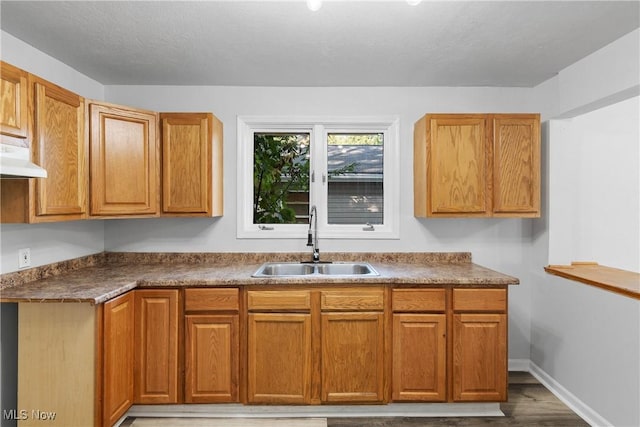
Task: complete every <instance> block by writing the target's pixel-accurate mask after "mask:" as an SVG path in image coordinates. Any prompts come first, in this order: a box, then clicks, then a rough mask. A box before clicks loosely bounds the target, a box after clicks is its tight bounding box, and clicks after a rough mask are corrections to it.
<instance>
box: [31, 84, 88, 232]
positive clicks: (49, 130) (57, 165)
mask: <svg viewBox="0 0 640 427" xmlns="http://www.w3.org/2000/svg"><path fill="white" fill-rule="evenodd" d="M29 82H30V87H31V88H32V89H33V91H34V93H33V100H34V109H33V111H34V132H33V141H32V145H33V147H32V152H33V161H34V162H35V163H36V164H38V165H40V166H42V167H43V168H45V169H46V170H47V175H48V176H47V178H46V179H36V180H33V181H35V183H34V185H35V217H33V216H32V218H31V219H32V221H31V222H39V221H61V220H77V219H81V218H84V217H85V216H86V213H87V203H88V202H87V201H88V198H87V188H88V185H89V174H88V170H87V162H88V154H89V151H88V147H87V141H86V139H85V134H84V98H82V97H81V96H78V95H76V94H74V93H72V92H69V91H68V90H65V89H63V88H61V87H58V86H56V85H54V84H52V83H49V82H47V81H45V80H42V79H39V78H37V77H34V76H30V77H29Z"/></svg>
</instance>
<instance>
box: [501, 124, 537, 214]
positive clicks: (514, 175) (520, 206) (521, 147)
mask: <svg viewBox="0 0 640 427" xmlns="http://www.w3.org/2000/svg"><path fill="white" fill-rule="evenodd" d="M493 211H494V214H495V215H496V216H501V215H502V216H514V214H516V215H519V216H540V116H539V115H538V114H497V115H495V116H494V118H493Z"/></svg>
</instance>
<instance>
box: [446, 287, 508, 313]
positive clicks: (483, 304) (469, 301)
mask: <svg viewBox="0 0 640 427" xmlns="http://www.w3.org/2000/svg"><path fill="white" fill-rule="evenodd" d="M453 309H454V310H455V311H506V310H507V290H506V289H454V290H453Z"/></svg>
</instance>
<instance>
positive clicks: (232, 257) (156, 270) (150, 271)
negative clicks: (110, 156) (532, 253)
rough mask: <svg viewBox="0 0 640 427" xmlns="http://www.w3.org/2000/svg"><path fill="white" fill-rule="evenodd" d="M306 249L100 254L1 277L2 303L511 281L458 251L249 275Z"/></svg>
mask: <svg viewBox="0 0 640 427" xmlns="http://www.w3.org/2000/svg"><path fill="white" fill-rule="evenodd" d="M307 257H308V254H307V253H271V254H262V253H260V254H245V253H243V254H240V253H220V254H214V253H206V254H167V253H162V254H156V253H108V252H107V253H103V254H97V255H93V256H89V257H86V258H82V259H76V260H72V261H69V262H61V263H56V264H52V265H49V266H44V267H38V269H39V270H37V269H30V270H32V271H20V272H16V273H9V274H4V275H2V276H1V279H2V282H1V283H2V287H0V300H1V301H2V302H61V301H62V302H89V303H92V304H100V303H103V302H105V301H108V300H109V299H111V298H114V297H116V296H118V295H120V294H123V293H125V292H127V291H129V290H131V289H135V288H149V287H152V288H159V287H214V286H260V285H282V284H288V285H307V286H314V285H331V284H353V285H368V284H393V285H396V286H403V285H404V286H439V285H440V286H441V285H455V286H506V285H516V284H518V283H519V281H518V279H517V278H515V277H512V276H508V275H506V274H502V273H499V272H497V271H494V270H491V269H488V268H485V267H482V266H479V265H477V264H474V263H472V262H471V255H470V254H469V253H466V252H455V253H431V252H428V253H384V254H380V253H360V254H357V253H356V254H353V253H351V254H339V253H332V254H325V255H324V256H323V259H324V260H332V261H336V262H337V261H365V262H368V263H369V264H371V265H372V266H373V268H375V269H376V271H377V272H378V273H379V276H367V277H358V276H335V277H326V276H318V275H313V276H312V277H310V276H295V277H277V278H276V277H273V278H253V277H251V275H252V274H253V273H254V272H255V271H256V270H257V269H258V267H260V265H262V263H263V262H268V261H272V262H275V261H278V262H292V261H300V260H306V258H307Z"/></svg>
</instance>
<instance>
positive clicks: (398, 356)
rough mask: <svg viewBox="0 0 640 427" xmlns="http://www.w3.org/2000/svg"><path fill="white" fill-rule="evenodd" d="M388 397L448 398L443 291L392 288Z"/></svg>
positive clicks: (437, 399) (436, 399)
mask: <svg viewBox="0 0 640 427" xmlns="http://www.w3.org/2000/svg"><path fill="white" fill-rule="evenodd" d="M392 300H393V301H392V310H393V345H392V356H393V373H392V378H393V380H392V384H393V386H392V394H391V398H392V399H393V400H394V401H397V402H403V401H404V402H413V401H415V402H444V401H446V400H447V357H446V355H447V316H446V290H445V289H443V288H439V289H438V288H435V289H394V290H393V292H392Z"/></svg>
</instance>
